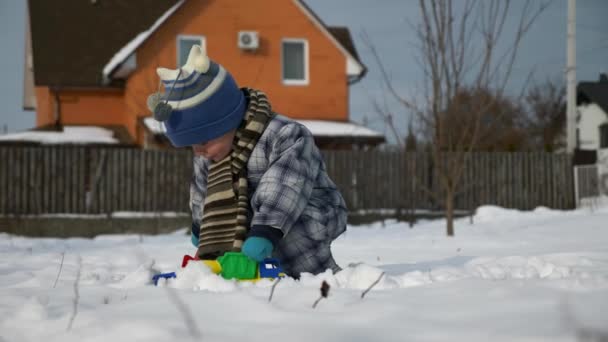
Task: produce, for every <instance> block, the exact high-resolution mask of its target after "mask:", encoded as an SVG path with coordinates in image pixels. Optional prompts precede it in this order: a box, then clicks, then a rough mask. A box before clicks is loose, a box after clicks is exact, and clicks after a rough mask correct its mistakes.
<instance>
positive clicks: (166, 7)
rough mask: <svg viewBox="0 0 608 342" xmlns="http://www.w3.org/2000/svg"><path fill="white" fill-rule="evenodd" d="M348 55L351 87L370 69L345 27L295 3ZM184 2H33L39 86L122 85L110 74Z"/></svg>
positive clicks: (179, 0) (133, 0)
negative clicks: (328, 22) (331, 23)
mask: <svg viewBox="0 0 608 342" xmlns="http://www.w3.org/2000/svg"><path fill="white" fill-rule="evenodd" d="M293 1H294V2H295V3H296V4H297V5H299V6H300V8H302V9H303V10H304V13H305V14H307V15H309V16H310V17H311V19H312V20H313V22H314V23H315V24H317V25H318V27H319V28H320V29H321V30H322V31H324V32H326V33H327V36H328V39H330V40H332V41H333V42H334V43H336V45H337V47H338V49H340V50H341V51H342V52H343V53H344V54H345V56H346V58H347V62H348V70H349V75H351V83H352V82H355V81H357V80H359V79H361V78H362V77H363V76H364V75H365V73H366V71H367V69H366V68H365V66H364V65H363V63H361V61H360V60H359V56H358V54H357V52H356V49H355V45H354V44H353V41H352V39H351V36H350V33H349V32H348V29H347V28H345V27H327V26H326V25H325V24H324V23H323V21H322V20H321V19H320V18H319V17H318V16H317V15H316V14H315V13H314V12H313V11H312V10H311V9H310V7H308V6H307V5H306V4H305V3H304V2H303V1H302V0H293ZM183 2H184V0H154V1H149V0H129V1H124V0H58V1H48V0H29V11H30V22H31V35H32V54H33V59H34V67H35V69H34V70H35V75H34V78H35V79H34V82H35V84H36V85H48V86H65V87H100V86H104V85H110V86H121V85H122V83H121V81H118V80H117V81H113V83H110V84H108V83H107V82H106V81H107V80H106V76H108V75H111V74H112V72H113V71H115V70H116V69H117V67H119V66H120V65H121V64H122V63H124V62H125V61H126V60H127V59H128V58H129V56H130V55H131V54H132V53H133V52H135V51H136V50H137V48H138V47H139V46H140V45H141V44H142V43H143V42H144V41H145V40H146V39H147V38H148V37H149V36H150V35H151V34H152V33H153V32H154V31H155V30H156V29H157V28H158V27H159V26H160V25H162V23H163V22H164V21H165V20H166V19H167V18H169V17H170V16H171V15H172V14H173V13H174V12H175V10H176V9H177V8H179V6H181V4H182V3H183Z"/></svg>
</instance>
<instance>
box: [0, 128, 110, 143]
mask: <svg viewBox="0 0 608 342" xmlns="http://www.w3.org/2000/svg"><path fill="white" fill-rule="evenodd" d="M113 136H114V132H112V131H111V130H109V129H105V128H101V127H79V126H69V127H64V128H63V132H55V131H26V132H20V133H13V134H5V135H0V141H28V142H38V143H41V144H117V143H118V142H119V141H118V140H117V139H116V138H114V137H113Z"/></svg>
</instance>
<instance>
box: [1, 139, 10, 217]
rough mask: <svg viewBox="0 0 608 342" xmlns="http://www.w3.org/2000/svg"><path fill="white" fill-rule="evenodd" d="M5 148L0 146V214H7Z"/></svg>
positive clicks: (7, 161) (6, 157) (7, 162)
mask: <svg viewBox="0 0 608 342" xmlns="http://www.w3.org/2000/svg"><path fill="white" fill-rule="evenodd" d="M6 151H7V149H6V147H4V146H0V160H2V163H0V214H7V213H8V208H7V202H8V189H7V178H8V177H7V169H8V165H9V160H8V156H7V154H6Z"/></svg>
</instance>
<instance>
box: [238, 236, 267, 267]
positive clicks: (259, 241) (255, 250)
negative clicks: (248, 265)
mask: <svg viewBox="0 0 608 342" xmlns="http://www.w3.org/2000/svg"><path fill="white" fill-rule="evenodd" d="M273 248H274V246H273V245H272V242H270V240H268V239H266V238H263V237H259V236H251V237H249V238H248V239H247V240H245V243H244V244H243V247H242V248H241V252H243V254H245V255H246V256H248V257H250V258H251V259H253V260H255V261H257V262H260V261H262V260H264V259H266V258H268V257H269V256H270V255H271V254H272V250H273Z"/></svg>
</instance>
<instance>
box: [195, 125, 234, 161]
mask: <svg viewBox="0 0 608 342" xmlns="http://www.w3.org/2000/svg"><path fill="white" fill-rule="evenodd" d="M235 132H236V130H232V131H230V132H228V133H226V134H224V135H222V136H221V137H218V138H215V139H213V140H209V141H207V142H204V143H201V144H196V145H192V150H193V151H194V154H195V155H196V156H203V157H205V158H207V159H210V160H213V161H214V162H218V161H220V160H222V159H224V158H225V157H226V156H227V155H228V153H230V151H231V150H232V140H234V134H235Z"/></svg>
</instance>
